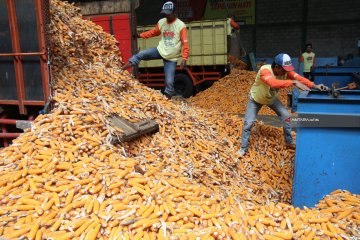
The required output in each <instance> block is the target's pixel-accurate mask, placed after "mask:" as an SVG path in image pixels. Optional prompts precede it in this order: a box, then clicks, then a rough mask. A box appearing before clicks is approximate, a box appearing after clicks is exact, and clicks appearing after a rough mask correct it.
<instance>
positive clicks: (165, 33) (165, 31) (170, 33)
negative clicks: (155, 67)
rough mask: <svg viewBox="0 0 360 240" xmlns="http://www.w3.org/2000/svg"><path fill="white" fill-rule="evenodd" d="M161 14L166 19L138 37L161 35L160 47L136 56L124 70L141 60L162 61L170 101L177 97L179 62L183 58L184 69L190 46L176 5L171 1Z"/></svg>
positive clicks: (166, 94) (182, 66)
mask: <svg viewBox="0 0 360 240" xmlns="http://www.w3.org/2000/svg"><path fill="white" fill-rule="evenodd" d="M161 13H163V14H165V16H166V17H165V18H162V19H160V20H159V22H158V23H157V24H156V26H155V27H154V28H153V29H151V30H149V31H147V32H143V33H141V34H139V35H138V37H140V38H151V37H155V36H159V35H161V40H160V42H159V45H158V46H157V47H155V48H150V49H146V50H143V51H141V52H139V53H138V54H135V55H134V56H132V57H131V58H130V59H129V61H128V62H127V63H126V64H125V65H124V66H123V67H122V69H123V70H125V69H127V68H129V67H131V66H134V65H138V64H139V63H140V61H141V60H154V59H162V60H163V62H164V72H165V91H164V93H165V96H166V97H167V98H168V99H170V98H171V97H172V96H174V95H176V93H175V89H174V77H175V70H176V65H177V61H178V59H179V57H180V56H182V61H181V64H180V68H181V69H183V68H184V67H185V65H186V61H187V60H188V56H189V45H188V37H187V30H186V25H185V23H183V22H182V21H181V20H180V19H178V18H177V17H176V12H175V4H174V3H173V2H171V1H168V2H166V3H164V5H163V7H162V11H161ZM181 53H182V54H181Z"/></svg>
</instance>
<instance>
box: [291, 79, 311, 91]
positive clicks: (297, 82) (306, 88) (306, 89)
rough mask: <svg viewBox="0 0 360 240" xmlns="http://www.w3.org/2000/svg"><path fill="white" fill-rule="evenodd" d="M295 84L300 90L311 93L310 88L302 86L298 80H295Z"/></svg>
mask: <svg viewBox="0 0 360 240" xmlns="http://www.w3.org/2000/svg"><path fill="white" fill-rule="evenodd" d="M293 84H294V85H295V86H296V87H297V88H299V89H300V90H303V91H310V88H308V87H307V86H305V85H304V84H302V83H301V82H299V81H297V80H294V81H293Z"/></svg>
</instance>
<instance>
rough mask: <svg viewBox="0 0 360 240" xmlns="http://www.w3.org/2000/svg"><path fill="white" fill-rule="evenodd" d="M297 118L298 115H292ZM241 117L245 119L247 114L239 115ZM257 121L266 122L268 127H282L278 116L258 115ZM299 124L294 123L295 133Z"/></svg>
mask: <svg viewBox="0 0 360 240" xmlns="http://www.w3.org/2000/svg"><path fill="white" fill-rule="evenodd" d="M292 116H293V117H296V115H292ZM239 117H241V118H244V117H245V114H239ZM257 120H259V121H262V122H264V124H266V125H270V126H274V127H282V125H281V121H280V120H279V117H278V116H268V115H258V116H257ZM296 126H297V124H296V123H295V122H294V121H293V122H292V128H293V131H296Z"/></svg>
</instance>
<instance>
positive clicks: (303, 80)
mask: <svg viewBox="0 0 360 240" xmlns="http://www.w3.org/2000/svg"><path fill="white" fill-rule="evenodd" d="M287 78H288V79H291V80H297V81H299V82H301V83H302V84H304V85H306V86H307V87H309V88H313V87H315V84H314V83H313V82H311V81H310V80H309V79H307V78H304V77H302V76H300V74H297V73H296V72H294V71H292V72H288V73H287Z"/></svg>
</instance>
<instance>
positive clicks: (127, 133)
mask: <svg viewBox="0 0 360 240" xmlns="http://www.w3.org/2000/svg"><path fill="white" fill-rule="evenodd" d="M110 121H111V122H112V124H113V125H114V126H116V127H118V128H120V129H121V130H122V131H123V134H121V135H119V136H114V138H113V139H114V140H113V144H118V143H120V142H129V141H131V140H134V139H135V138H138V137H140V136H142V135H145V134H148V133H155V132H158V131H159V124H157V123H156V122H155V121H154V120H144V121H142V122H139V123H135V124H134V123H131V122H129V121H128V120H126V119H124V118H122V117H119V116H112V117H110Z"/></svg>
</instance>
